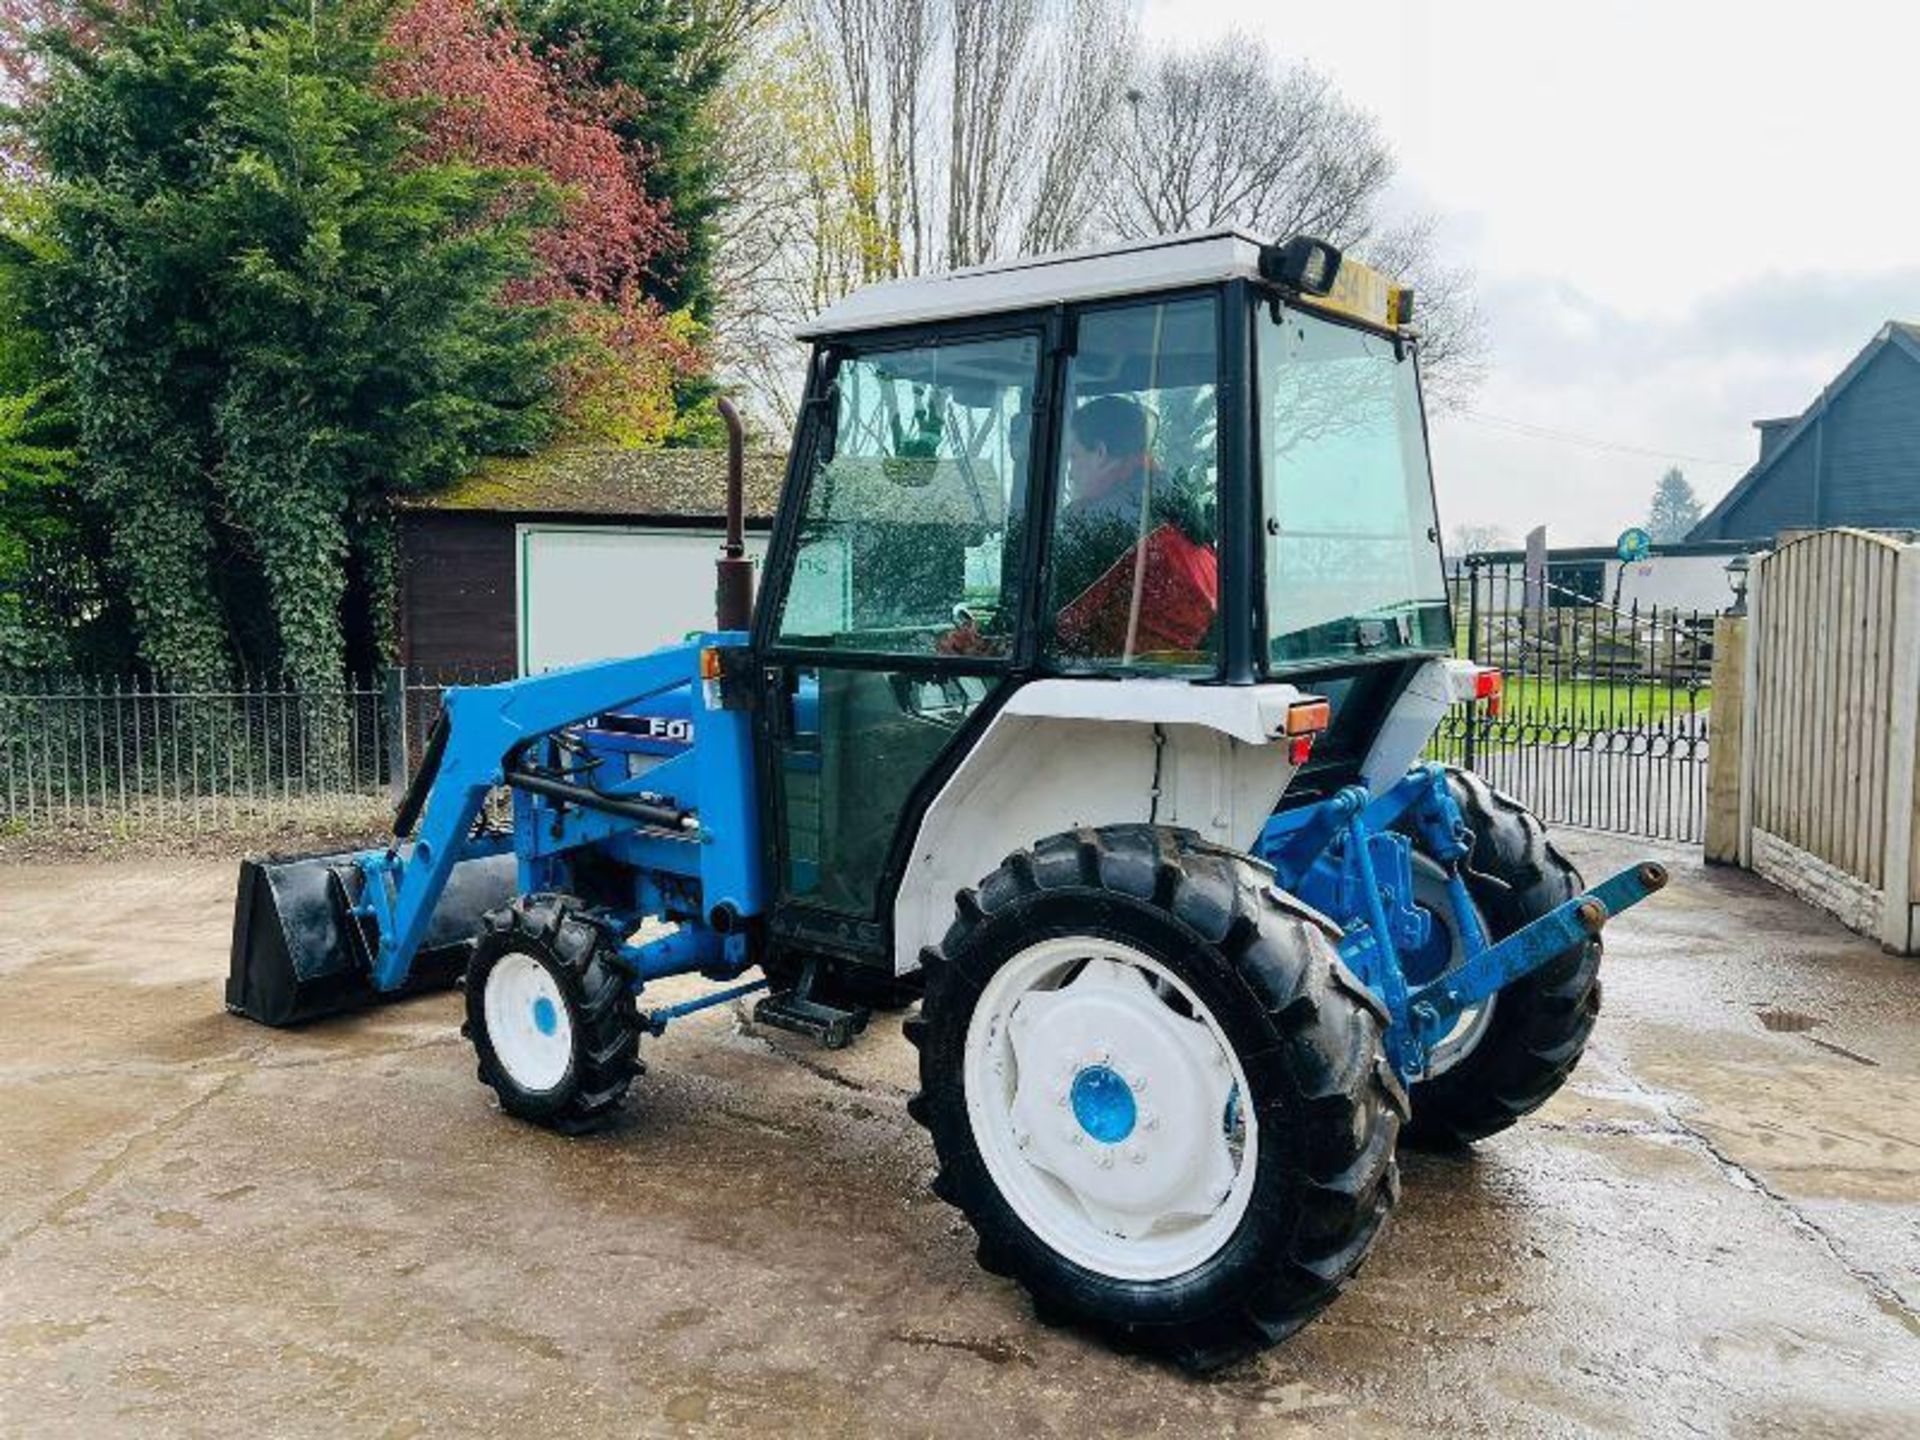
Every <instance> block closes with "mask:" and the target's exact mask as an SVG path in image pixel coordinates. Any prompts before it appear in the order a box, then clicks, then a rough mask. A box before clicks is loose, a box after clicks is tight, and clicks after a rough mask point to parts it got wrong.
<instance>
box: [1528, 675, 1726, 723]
mask: <svg viewBox="0 0 1920 1440" xmlns="http://www.w3.org/2000/svg"><path fill="white" fill-rule="evenodd" d="M1712 699H1713V691H1712V690H1710V689H1709V688H1707V687H1706V686H1704V685H1703V686H1701V687H1700V688H1699V689H1698V690H1695V691H1691V692H1690V691H1688V689H1687V688H1686V687H1685V686H1670V685H1661V684H1641V683H1636V684H1633V685H1628V684H1627V683H1626V682H1625V681H1612V682H1609V681H1605V680H1554V679H1542V678H1540V677H1537V676H1518V675H1509V676H1507V677H1506V678H1505V683H1504V687H1503V689H1502V692H1501V710H1500V718H1501V719H1503V720H1525V719H1535V718H1539V719H1545V718H1547V717H1549V716H1551V717H1553V718H1555V719H1559V718H1562V717H1571V718H1573V719H1575V720H1603V721H1606V722H1608V723H1610V724H1613V725H1634V724H1639V723H1641V722H1644V721H1656V722H1657V721H1661V720H1667V719H1674V720H1685V719H1686V718H1687V717H1688V716H1690V715H1704V714H1705V713H1706V712H1707V710H1708V708H1709V704H1710V702H1711V701H1712Z"/></svg>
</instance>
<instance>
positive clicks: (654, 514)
mask: <svg viewBox="0 0 1920 1440" xmlns="http://www.w3.org/2000/svg"><path fill="white" fill-rule="evenodd" d="M786 465H787V457H786V456H785V455H783V454H781V453H779V452H777V451H771V450H757V451H750V452H748V454H747V463H746V498H747V518H748V519H749V520H761V521H765V520H771V519H772V518H773V512H774V510H775V508H776V507H777V506H778V505H779V502H780V484H781V480H782V478H783V477H784V475H785V473H786ZM399 504H400V506H401V508H403V509H406V510H416V511H417V510H431V511H455V512H463V513H468V514H489V515H573V516H588V515H591V516H605V517H607V518H608V519H625V520H680V521H684V520H712V521H718V520H720V519H721V518H722V517H724V516H725V514H726V508H727V455H726V452H725V451H724V450H622V449H616V448H614V447H611V446H595V445H574V446H558V447H555V448H553V449H550V450H543V451H541V452H540V453H539V454H537V455H527V456H496V457H494V458H492V459H489V460H485V461H483V462H481V464H480V466H479V467H478V468H477V469H476V470H474V471H473V473H472V474H470V475H468V476H467V477H466V478H465V479H463V480H460V481H458V482H456V483H455V484H454V485H453V486H451V487H450V488H449V489H446V490H442V491H440V492H438V493H437V494H433V495H415V496H409V497H407V498H405V499H402V500H401V501H400V502H399Z"/></svg>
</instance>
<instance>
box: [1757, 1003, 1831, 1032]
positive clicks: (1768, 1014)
mask: <svg viewBox="0 0 1920 1440" xmlns="http://www.w3.org/2000/svg"><path fill="white" fill-rule="evenodd" d="M1754 1014H1755V1015H1757V1016H1759V1017H1760V1023H1761V1024H1762V1025H1764V1026H1766V1027H1767V1029H1769V1030H1771V1031H1773V1032H1774V1033H1775V1034H1776V1035H1798V1034H1801V1033H1802V1032H1804V1031H1807V1030H1811V1029H1813V1028H1814V1027H1815V1026H1818V1025H1824V1024H1826V1023H1827V1022H1826V1021H1825V1020H1822V1019H1821V1018H1820V1017H1819V1016H1818V1015H1807V1014H1804V1013H1802V1012H1801V1011H1799V1010H1779V1009H1775V1008H1774V1007H1773V1006H1771V1005H1762V1006H1761V1007H1760V1008H1759V1009H1757V1010H1755V1011H1754Z"/></svg>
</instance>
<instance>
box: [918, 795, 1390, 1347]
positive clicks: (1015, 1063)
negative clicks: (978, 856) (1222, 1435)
mask: <svg viewBox="0 0 1920 1440" xmlns="http://www.w3.org/2000/svg"><path fill="white" fill-rule="evenodd" d="M958 903H959V918H958V919H957V920H956V921H955V923H954V925H953V927H952V928H951V929H950V930H949V931H948V932H947V935H946V938H945V940H944V942H943V943H942V944H941V946H940V947H939V948H938V949H937V950H928V951H927V952H926V953H925V954H924V956H923V960H924V962H925V966H926V979H927V989H926V996H925V999H924V1000H923V1002H922V1007H921V1015H920V1016H918V1017H916V1018H915V1019H911V1020H909V1021H908V1022H907V1026H906V1029H907V1036H908V1038H909V1039H910V1040H911V1041H913V1043H914V1044H915V1045H916V1046H918V1047H919V1050H920V1080H921V1092H920V1094H919V1095H917V1096H915V1097H914V1099H913V1101H912V1102H911V1103H910V1105H909V1106H908V1109H909V1111H910V1113H911V1114H912V1115H913V1116H914V1118H915V1119H916V1120H918V1121H919V1122H920V1123H921V1124H923V1125H925V1126H926V1127H927V1129H928V1130H929V1131H930V1132H932V1135H933V1141H934V1147H935V1149H936V1151H937V1152H938V1156H939V1173H938V1178H937V1179H936V1180H935V1181H934V1193H935V1194H937V1195H938V1196H940V1197H941V1198H942V1199H944V1200H946V1201H947V1202H948V1203H950V1204H952V1205H955V1206H957V1207H958V1208H959V1209H960V1210H961V1211H962V1212H963V1213H964V1214H965V1215H966V1217H967V1220H968V1221H969V1223H971V1224H972V1226H973V1228H974V1231H975V1232H976V1234H977V1235H978V1237H979V1257H980V1262H981V1264H982V1265H983V1266H984V1267H985V1268H986V1269H988V1270H990V1271H992V1272H994V1273H995V1274H1000V1275H1008V1276H1011V1277H1013V1278H1014V1279H1016V1280H1018V1281H1019V1282H1020V1283H1021V1284H1022V1285H1023V1286H1025V1287H1026V1289H1027V1290H1028V1291H1029V1293H1030V1294H1031V1295H1032V1297H1033V1301H1034V1308H1035V1310H1036V1312H1037V1313H1038V1314H1039V1315H1040V1317H1041V1318H1042V1319H1043V1320H1045V1321H1048V1322H1049V1323H1054V1322H1063V1321H1065V1322H1078V1323H1081V1324H1084V1325H1086V1326H1089V1327H1090V1328H1092V1329H1094V1330H1096V1331H1098V1332H1099V1333H1101V1334H1102V1335H1103V1336H1104V1337H1105V1338H1107V1339H1108V1340H1109V1341H1110V1342H1112V1343H1115V1344H1117V1345H1119V1346H1121V1347H1122V1348H1127V1349H1140V1350H1148V1351H1153V1352H1156V1353H1160V1354H1163V1355H1167V1356H1169V1357H1171V1358H1173V1359H1174V1360H1176V1361H1178V1362H1179V1363H1181V1364H1183V1365H1185V1366H1187V1367H1189V1368H1191V1369H1200V1370H1204V1369H1211V1368H1214V1367H1216V1366H1219V1365H1222V1364H1225V1363H1227V1362H1228V1361H1231V1360H1233V1359H1236V1358H1238V1357H1239V1356H1241V1355H1244V1354H1246V1353H1248V1352H1250V1351H1253V1350H1256V1349H1259V1348H1261V1347H1263V1346H1266V1345H1270V1344H1273V1343H1275V1342H1276V1341H1279V1340H1281V1339H1283V1338H1285V1337H1286V1336H1287V1335H1290V1334H1291V1333H1293V1332H1294V1331H1295V1330H1297V1329H1299V1328H1300V1326H1302V1325H1303V1324H1305V1323H1306V1322H1307V1321H1308V1320H1309V1319H1311V1318H1312V1317H1313V1316H1314V1315H1315V1314H1317V1313H1318V1312H1319V1311H1320V1310H1321V1309H1323V1308H1324V1307H1325V1306H1326V1305H1327V1304H1328V1303H1329V1302H1331V1301H1332V1300H1333V1298H1334V1297H1335V1296H1336V1295H1337V1294H1338V1293H1339V1291H1340V1289H1341V1287H1342V1286H1344V1285H1345V1283H1346V1281H1347V1280H1348V1278H1349V1277H1350V1276H1352V1275H1353V1273H1354V1272H1355V1271H1356V1270H1357V1269H1358V1268H1359V1266H1360V1263H1361V1261H1362V1260H1363V1259H1364V1258H1365V1257H1366V1254H1367V1252H1368V1250H1369V1248H1370V1247H1371V1246H1372V1244H1373V1242H1374V1239H1375V1238H1376V1236H1377V1235H1378V1234H1379V1231H1380V1227H1381V1225H1382V1223H1383V1222H1384V1221H1385V1219H1386V1216H1387V1213H1388V1211H1389V1210H1390V1209H1391V1208H1392V1205H1393V1203H1394V1201H1395V1199H1396V1198H1397V1197H1398V1194H1399V1177H1398V1170H1397V1168H1396V1165H1395V1161H1394V1144H1395V1140H1396V1137H1397V1135H1398V1133H1399V1128H1400V1124H1401V1121H1402V1119H1403V1118H1404V1117H1405V1114H1406V1097H1405V1095H1404V1093H1403V1092H1402V1091H1401V1089H1400V1086H1399V1084H1398V1083H1397V1082H1396V1081H1395V1079H1394V1077H1393V1075H1392V1072H1391V1071H1390V1070H1389V1068H1388V1067H1387V1065H1386V1063H1385V1061H1384V1060H1383V1059H1382V1057H1381V1052H1380V1036H1381V1030H1382V1027H1383V1025H1384V1023H1385V1015H1384V1014H1383V1012H1381V1010H1380V1009H1379V1006H1378V1003H1377V1002H1376V1001H1375V1000H1374V999H1373V997H1372V996H1371V995H1369V994H1368V993H1367V991H1366V989H1365V987H1363V986H1362V985H1360V984H1359V982H1358V981H1356V980H1355V979H1354V978H1353V976H1352V975H1351V974H1349V973H1348V972H1347V970H1346V969H1345V968H1344V966H1342V964H1341V963H1340V960H1339V957H1338V955H1337V954H1336V952H1335V951H1334V948H1333V945H1332V942H1331V940H1330V939H1329V937H1328V936H1327V935H1326V934H1325V933H1323V931H1322V930H1321V929H1320V928H1319V925H1318V924H1317V923H1316V922H1315V921H1314V920H1313V919H1312V918H1311V917H1310V916H1308V915H1307V914H1306V912H1304V911H1301V910H1297V909H1295V908H1294V907H1293V906H1292V905H1290V904H1289V902H1288V901H1287V900H1286V899H1285V897H1283V896H1282V895H1280V893H1279V892H1278V891H1276V890H1275V889H1274V887H1273V878H1272V872H1271V871H1269V870H1267V869H1266V868H1265V867H1264V866H1261V865H1259V864H1258V863H1257V862H1255V861H1253V860H1251V859H1249V858H1248V857H1246V856H1244V855H1240V854H1237V853H1234V852H1231V851H1226V850H1222V849H1219V848H1217V847H1214V846H1211V845H1208V844H1206V843H1205V842H1203V841H1202V840H1201V839H1200V838H1199V837H1198V836H1196V835H1193V834H1192V833H1190V832H1186V831H1175V830H1167V829H1160V828H1155V827H1152V826H1145V825H1116V826H1107V827H1105V828H1102V829H1098V830H1080V831H1076V832H1074V833H1072V834H1068V835H1056V836H1053V837H1051V838H1049V839H1047V840H1043V841H1041V842H1040V843H1039V844H1038V845H1036V846H1035V847H1034V848H1033V849H1032V850H1030V851H1026V850H1023V851H1019V852H1016V853H1015V854H1013V855H1011V856H1009V857H1008V858H1007V860H1006V861H1005V862H1004V863H1003V864H1002V865H1001V867H1000V868H999V869H998V870H997V871H995V872H994V873H993V874H992V875H990V876H989V877H988V878H987V879H986V881H985V882H984V883H983V884H982V885H981V886H980V888H979V890H978V891H963V892H962V893H961V895H960V896H959V902H958Z"/></svg>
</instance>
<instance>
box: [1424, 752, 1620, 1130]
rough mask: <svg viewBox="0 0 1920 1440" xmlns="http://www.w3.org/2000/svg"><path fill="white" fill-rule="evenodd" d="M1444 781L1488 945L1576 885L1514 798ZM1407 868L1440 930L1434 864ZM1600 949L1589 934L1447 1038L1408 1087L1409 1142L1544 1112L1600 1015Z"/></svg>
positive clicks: (1471, 777)
mask: <svg viewBox="0 0 1920 1440" xmlns="http://www.w3.org/2000/svg"><path fill="white" fill-rule="evenodd" d="M1447 783H1448V786H1449V787H1450V788H1451V790H1452V792H1453V799H1454V803H1455V804H1457V805H1458V806H1459V807H1460V813H1461V814H1462V815H1463V816H1464V817H1465V819H1466V822H1467V824H1468V826H1469V827H1471V828H1472V830H1473V851H1472V853H1471V854H1470V855H1469V856H1468V857H1467V860H1466V881H1467V892H1468V894H1469V895H1471V896H1472V898H1473V902H1474V905H1475V907H1476V908H1477V909H1478V910H1479V912H1480V917H1481V921H1482V923H1483V924H1484V925H1485V926H1486V930H1487V934H1488V936H1489V938H1491V939H1493V940H1501V939H1504V938H1505V937H1507V936H1508V935H1511V934H1513V932H1514V931H1516V930H1518V929H1520V928H1521V927H1522V926H1523V925H1526V924H1529V923H1530V922H1532V921H1534V920H1537V919H1539V917H1540V916H1542V915H1545V914H1546V913H1547V912H1548V911H1550V910H1552V909H1554V908H1555V907H1556V906H1559V905H1562V904H1564V903H1565V902H1566V901H1568V900H1571V899H1572V898H1573V897H1574V896H1576V895H1578V894H1579V893H1580V892H1581V891H1582V890H1584V889H1585V888H1586V887H1585V885H1584V884H1583V883H1582V882H1581V879H1580V872H1579V871H1578V870H1576V869H1574V867H1573V865H1572V863H1571V862H1570V861H1568V860H1567V858H1566V857H1565V856H1563V855H1562V854H1561V853H1560V852H1559V851H1558V850H1556V849H1554V847H1553V845H1552V843H1551V842H1550V841H1549V840H1548V839H1547V833H1546V830H1545V828H1544V827H1543V826H1542V825H1541V824H1540V821H1539V820H1538V819H1537V818H1535V816H1534V815H1533V813H1532V812H1531V811H1529V810H1528V809H1527V808H1526V807H1525V806H1523V805H1522V804H1520V802H1519V801H1517V800H1515V799H1513V798H1512V797H1511V796H1509V795H1504V794H1502V793H1501V792H1500V791H1498V790H1496V789H1494V788H1493V787H1492V786H1491V785H1489V784H1487V782H1486V781H1485V780H1483V779H1481V778H1480V777H1479V776H1478V775H1475V774H1473V773H1472V772H1470V771H1466V770H1456V769H1452V768H1449V769H1448V771H1447ZM1416 865H1417V866H1420V867H1421V868H1420V869H1418V870H1417V871H1416V875H1415V881H1414V889H1415V899H1416V902H1420V903H1425V904H1426V905H1427V908H1428V909H1429V910H1430V911H1431V912H1433V913H1435V914H1436V917H1437V918H1438V919H1439V920H1440V922H1441V924H1442V925H1443V926H1444V927H1445V929H1446V932H1447V933H1449V934H1450V933H1451V929H1452V926H1451V922H1450V921H1449V920H1448V919H1447V907H1446V906H1445V905H1444V904H1439V903H1436V902H1432V901H1427V900H1426V899H1425V898H1424V896H1423V893H1422V892H1423V889H1425V888H1426V887H1424V886H1423V884H1422V881H1423V879H1424V878H1425V877H1427V876H1428V875H1429V874H1430V873H1431V872H1432V870H1433V869H1434V868H1436V867H1432V865H1431V862H1430V861H1427V860H1425V857H1418V858H1417V859H1416ZM1600 954H1601V948H1600V941H1599V940H1598V939H1597V938H1596V939H1593V940H1589V941H1586V942H1585V943H1583V944H1581V945H1577V946H1575V947H1574V948H1573V949H1571V950H1568V951H1566V952H1565V953H1564V954H1561V955H1558V956H1555V957H1554V959H1553V960H1551V961H1550V962H1548V963H1547V964H1546V965H1544V966H1542V967H1541V968H1540V969H1538V970H1536V971H1534V972H1533V973H1532V974H1531V975H1528V976H1526V977H1524V978H1523V979H1520V980H1516V981H1515V982H1514V983H1513V984H1511V985H1508V986H1507V987H1506V988H1505V989H1503V990H1501V991H1500V992H1499V994H1497V995H1495V996H1494V997H1493V999H1492V1001H1491V1002H1489V1005H1488V1007H1487V1013H1485V1014H1482V1015H1480V1016H1479V1017H1478V1021H1477V1028H1476V1029H1474V1030H1472V1031H1471V1032H1468V1031H1466V1030H1464V1029H1463V1030H1462V1032H1460V1033H1459V1034H1457V1035H1456V1036H1454V1037H1449V1038H1450V1039H1451V1040H1453V1041H1454V1046H1453V1048H1452V1050H1451V1051H1443V1052H1441V1054H1442V1057H1443V1059H1444V1063H1442V1064H1436V1066H1435V1067H1434V1069H1433V1070H1432V1071H1431V1072H1430V1073H1429V1075H1428V1076H1427V1078H1426V1079H1424V1080H1421V1081H1418V1082H1416V1083H1415V1084H1414V1085H1413V1087H1412V1099H1413V1122H1412V1124H1411V1125H1409V1126H1408V1127H1407V1132H1406V1135H1407V1139H1408V1141H1409V1142H1410V1143H1412V1144H1415V1145H1420V1146H1425V1147H1429V1148H1442V1149H1451V1148H1456V1147H1458V1146H1461V1145H1465V1144H1468V1143H1470V1142H1472V1141H1475V1140H1482V1139H1485V1138H1486V1137H1487V1136H1489V1135H1493V1134H1495V1133H1497V1132H1499V1131H1501V1130H1504V1129H1506V1128H1507V1127H1508V1126H1509V1125H1512V1124H1513V1123H1514V1122H1515V1121H1516V1120H1518V1119H1520V1118H1521V1116H1523V1115H1526V1114H1529V1113H1530V1112H1532V1111H1534V1110H1537V1109H1539V1108H1540V1107H1541V1106H1542V1105H1544V1104H1545V1103H1546V1102H1547V1100H1548V1099H1549V1098H1550V1097H1551V1096H1552V1095H1553V1093H1554V1092H1555V1091H1556V1090H1558V1089H1559V1088H1560V1087H1561V1086H1562V1085H1564V1084H1565V1083H1566V1081H1567V1077H1568V1076H1569V1075H1570V1074H1571V1073H1572V1072H1573V1067H1574V1066H1575V1065H1576V1064H1578V1063H1579V1060H1580V1056H1581V1053H1582V1052H1583V1051H1584V1050H1585V1049H1586V1045H1587V1038H1588V1036H1590V1035H1591V1034H1592V1033H1593V1026H1594V1021H1595V1020H1596V1019H1598V1018H1599V1014H1600ZM1443 968H1444V967H1443ZM1421 978H1428V977H1421ZM1468 1019H1469V1021H1473V1020H1474V1017H1472V1016H1470V1017H1468ZM1462 1042H1464V1043H1462Z"/></svg>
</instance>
